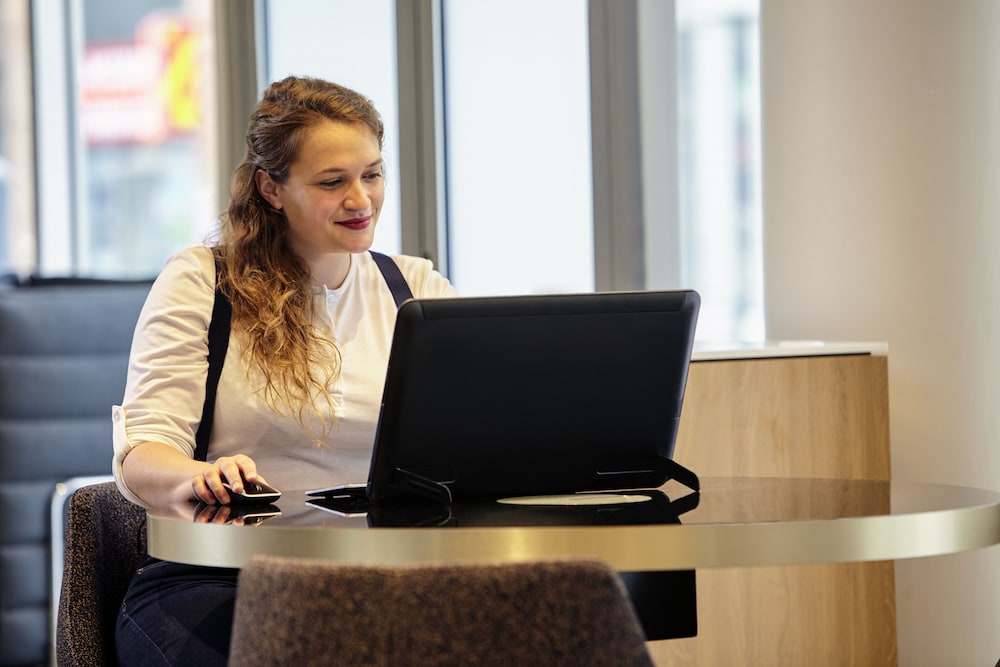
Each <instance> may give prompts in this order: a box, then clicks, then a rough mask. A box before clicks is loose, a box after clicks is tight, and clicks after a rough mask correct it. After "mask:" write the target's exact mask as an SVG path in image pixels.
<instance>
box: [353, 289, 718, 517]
mask: <svg viewBox="0 0 1000 667" xmlns="http://www.w3.org/2000/svg"><path fill="white" fill-rule="evenodd" d="M699 305H700V299H699V296H698V294H697V293H696V292H694V291H691V290H679V291H648V292H615V293H591V294H570V295H565V294H563V295H543V296H514V297H481V298H454V299H433V300H430V299H428V300H419V299H418V300H411V301H407V302H406V303H404V304H403V305H402V306H401V307H400V310H399V314H398V317H397V321H396V329H395V333H394V338H393V342H392V349H391V353H390V360H389V368H388V372H387V375H386V383H385V390H384V395H383V399H382V410H381V415H380V419H379V424H378V429H377V433H376V439H375V449H374V452H373V458H372V465H371V469H370V472H369V479H368V495H369V497H370V499H371V500H372V502H375V503H384V502H396V501H400V500H409V499H414V498H437V499H438V500H449V499H450V500H462V499H484V498H499V497H505V496H518V495H535V494H554V493H572V492H576V491H583V490H598V489H613V488H650V487H656V486H660V485H661V484H663V483H664V482H666V480H667V478H668V477H669V474H668V473H667V472H665V468H664V466H663V462H664V461H669V460H670V459H671V457H672V455H673V448H674V441H675V438H676V435H677V427H678V423H679V420H680V415H681V405H682V402H683V398H684V388H685V384H686V381H687V372H688V366H689V364H690V359H691V348H692V345H693V342H694V333H695V324H696V320H697V314H698V308H699Z"/></svg>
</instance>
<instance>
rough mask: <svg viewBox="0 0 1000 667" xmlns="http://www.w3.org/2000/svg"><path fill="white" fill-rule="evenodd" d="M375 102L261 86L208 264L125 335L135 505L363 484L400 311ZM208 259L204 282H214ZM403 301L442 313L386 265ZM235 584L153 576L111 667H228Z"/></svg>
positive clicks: (117, 433) (159, 296)
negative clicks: (382, 229)
mask: <svg viewBox="0 0 1000 667" xmlns="http://www.w3.org/2000/svg"><path fill="white" fill-rule="evenodd" d="M382 141H383V127H382V122H381V120H380V118H379V116H378V113H377V112H376V110H375V109H374V107H373V106H372V104H371V102H370V101H369V100H367V99H365V98H364V97H362V96H361V95H359V94H357V93H356V92H354V91H351V90H348V89H346V88H343V87H341V86H338V85H335V84H332V83H328V82H325V81H321V80H317V79H308V78H296V77H290V78H287V79H284V80H282V81H279V82H276V83H274V84H272V85H271V86H270V87H269V88H268V89H267V90H266V91H265V93H264V95H263V97H262V99H261V101H260V103H259V104H258V106H257V108H256V109H255V111H254V113H253V115H252V116H251V120H250V126H249V129H248V131H247V153H246V157H245V158H244V160H243V162H242V164H240V166H239V167H238V168H237V170H236V173H235V176H234V183H233V190H232V195H231V200H230V204H229V208H228V211H227V212H226V214H225V215H224V216H223V219H222V226H221V230H220V234H219V240H218V243H217V245H216V248H215V249H214V252H213V249H212V248H208V247H197V248H190V249H187V250H184V251H182V252H180V253H178V254H176V255H174V256H173V257H171V258H170V260H168V262H167V263H166V265H165V266H164V268H163V271H162V272H161V274H160V276H159V277H158V278H157V280H156V282H155V283H154V285H153V287H152V289H151V291H150V294H149V297H148V299H147V302H146V304H145V306H144V308H143V311H142V314H141V315H140V317H139V322H138V324H137V327H136V333H135V338H134V340H133V344H132V352H131V358H130V364H129V373H128V381H127V385H126V389H125V397H124V400H123V402H122V405H121V406H115V408H114V410H113V421H114V440H115V457H114V473H115V478H116V479H117V481H118V485H119V488H120V489H121V491H122V493H123V494H124V495H125V496H126V497H128V498H129V499H130V500H132V501H133V502H136V503H139V504H142V505H144V506H156V505H164V504H170V503H175V502H177V501H185V500H198V501H201V502H204V503H208V504H223V505H224V504H227V503H229V502H230V496H229V494H228V492H227V491H226V489H225V488H224V487H223V484H224V483H227V482H228V483H229V484H230V485H231V486H232V489H233V491H234V492H237V493H238V492H240V491H241V490H242V488H243V480H247V481H255V480H261V481H263V480H264V479H265V478H266V480H267V482H268V483H269V484H271V485H272V486H275V487H277V488H279V489H305V488H316V487H323V486H330V485H333V484H338V483H347V482H356V481H358V480H364V479H366V478H367V472H368V465H369V462H370V457H371V447H372V442H373V440H374V432H375V422H376V420H377V418H378V410H379V402H380V399H381V395H382V383H383V381H384V379H385V370H386V365H387V363H388V354H389V346H390V343H391V338H392V330H393V326H394V323H395V314H396V305H395V302H394V301H393V297H392V295H391V293H390V291H389V288H388V286H387V284H386V282H385V279H383V277H382V275H381V273H380V271H379V269H378V268H377V266H376V264H375V262H374V260H373V259H372V257H371V256H370V255H369V254H368V252H367V251H368V249H369V248H370V246H371V244H372V240H373V234H374V231H375V226H376V223H377V221H378V216H379V213H380V212H381V209H382V202H383V199H384V195H385V190H384V173H383V162H382ZM216 256H218V271H217V269H216ZM394 261H395V262H396V264H397V265H398V266H399V268H400V270H401V271H402V274H403V276H404V278H405V279H406V282H407V284H408V285H409V287H410V289H411V290H412V292H413V294H414V296H416V297H441V296H453V295H454V294H455V292H454V289H453V288H452V286H451V285H450V284H449V283H448V281H447V280H446V279H445V278H444V277H442V276H441V275H440V274H438V273H437V272H435V271H434V270H433V268H432V266H431V264H430V262H428V261H427V260H424V259H419V258H414V257H405V256H400V257H395V258H394ZM216 281H218V286H219V287H220V288H221V291H222V292H223V293H224V294H225V295H226V296H227V297H228V299H229V301H230V302H231V304H232V324H231V336H230V342H229V348H228V351H227V353H226V358H225V363H224V365H223V367H222V375H221V378H220V380H219V385H218V390H217V394H216V396H217V398H216V405H215V410H214V424H213V427H212V432H211V440H210V443H209V447H208V455H207V460H206V461H200V460H196V459H195V458H194V452H195V433H196V431H197V428H198V425H199V423H200V421H201V414H202V408H203V403H204V400H205V392H206V390H205V385H206V374H207V362H206V358H207V349H208V348H207V338H208V334H207V332H208V328H209V324H210V322H211V316H212V307H213V302H214V295H215V290H216ZM235 577H236V572H235V571H233V570H220V569H213V568H197V567H188V566H180V565H177V564H173V563H164V562H162V561H156V560H154V559H149V561H148V562H147V563H145V564H144V566H143V568H141V569H140V570H139V572H137V574H136V576H135V578H134V579H133V582H132V585H131V587H130V589H129V593H128V595H127V596H126V600H125V603H124V604H123V607H122V614H121V616H120V618H119V623H118V632H117V640H118V641H117V650H118V655H119V662H120V664H122V665H126V664H127V665H144V664H157V665H191V664H198V665H209V664H220V665H221V664H225V661H226V656H227V654H228V646H229V631H230V626H231V623H232V604H233V599H234V595H235Z"/></svg>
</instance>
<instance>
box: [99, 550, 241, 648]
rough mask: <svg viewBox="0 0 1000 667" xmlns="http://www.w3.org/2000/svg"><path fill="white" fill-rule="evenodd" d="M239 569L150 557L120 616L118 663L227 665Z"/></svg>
mask: <svg viewBox="0 0 1000 667" xmlns="http://www.w3.org/2000/svg"><path fill="white" fill-rule="evenodd" d="M238 573H239V570H235V569H226V568H214V567H198V566H195V565H182V564H179V563H171V562H167V561H162V560H158V559H155V558H147V559H146V561H145V562H144V563H143V564H142V567H140V568H139V570H138V571H137V572H136V574H135V576H134V577H133V578H132V583H131V585H130V586H129V589H128V592H127V593H126V594H125V600H124V602H123V603H122V607H121V613H120V614H119V615H118V625H117V628H116V629H115V630H116V632H115V649H116V651H117V654H118V664H119V665H121V666H122V667H126V666H127V667H147V666H149V667H152V666H154V665H155V666H156V667H166V666H169V667H182V666H183V667H188V666H190V665H198V666H199V667H210V666H213V665H218V666H219V667H225V665H226V662H227V660H228V658H229V638H230V636H231V634H232V626H233V604H234V602H235V600H236V577H237V574H238Z"/></svg>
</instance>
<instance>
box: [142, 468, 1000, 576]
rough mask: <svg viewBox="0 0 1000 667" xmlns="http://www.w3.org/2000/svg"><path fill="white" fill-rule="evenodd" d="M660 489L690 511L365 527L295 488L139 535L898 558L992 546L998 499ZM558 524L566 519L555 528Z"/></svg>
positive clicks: (679, 566)
mask: <svg viewBox="0 0 1000 667" xmlns="http://www.w3.org/2000/svg"><path fill="white" fill-rule="evenodd" d="M659 491H661V492H665V496H664V497H665V498H667V499H668V500H671V501H675V503H674V504H675V505H678V504H679V505H683V504H684V503H685V502H687V503H690V502H691V501H695V502H696V503H697V506H696V507H694V508H693V509H690V510H687V511H683V509H682V510H681V511H683V513H681V514H679V516H678V515H677V514H676V513H675V514H673V515H672V516H671V513H670V512H669V511H668V512H666V513H665V516H664V517H663V519H662V522H658V521H660V519H657V518H653V519H648V518H640V519H638V520H639V521H651V522H648V523H634V521H636V519H635V517H634V516H633V515H632V514H631V513H632V512H633V511H634V510H633V508H630V507H625V506H624V505H620V504H618V503H612V504H611V505H610V506H608V507H606V508H605V510H615V509H625V510H626V511H625V512H623V513H621V514H622V515H623V516H626V517H630V518H626V520H625V522H624V525H622V524H619V523H618V522H617V521H616V519H615V516H614V514H615V512H613V511H604V516H603V517H601V518H599V519H598V520H597V521H596V522H589V523H592V524H593V525H586V524H587V523H588V521H586V520H583V521H581V520H579V519H578V518H577V517H575V516H572V511H570V514H562V515H561V514H560V513H559V512H542V513H541V515H540V516H541V518H538V516H539V515H536V514H531V513H530V512H526V513H525V514H524V517H525V519H526V521H524V522H523V523H525V524H528V523H532V524H534V525H509V524H510V523H511V522H518V515H517V514H516V512H517V511H520V510H507V509H506V508H505V509H504V513H503V516H502V517H501V518H500V519H499V520H498V519H497V518H496V517H490V518H487V519H486V520H479V519H477V518H476V516H478V515H475V514H469V513H465V514H463V511H464V510H463V509H462V506H461V505H458V506H456V507H455V508H454V510H455V514H456V515H457V516H458V517H459V519H458V520H457V521H456V520H453V521H451V522H450V523H448V522H444V521H439V522H438V524H439V525H431V526H422V527H408V526H393V527H388V526H385V527H378V526H376V527H371V526H370V525H369V523H370V522H371V517H370V516H369V517H366V516H341V515H339V514H336V513H333V512H329V511H324V510H322V509H319V508H316V507H313V506H310V505H309V504H308V503H307V500H308V497H307V496H306V495H305V493H304V492H301V491H296V492H286V493H285V494H284V495H283V496H282V498H281V500H280V501H279V502H278V503H277V507H278V509H279V510H280V512H281V513H280V514H279V515H276V516H274V517H272V518H268V519H266V520H264V521H262V522H260V523H256V524H254V523H248V524H245V525H238V523H239V522H237V523H234V522H231V521H230V522H218V523H213V522H211V521H207V522H202V521H198V520H196V519H195V517H196V516H198V517H200V518H201V519H202V520H204V519H205V518H206V510H209V512H211V509H210V508H205V507H204V506H202V507H200V508H198V507H195V506H193V505H189V506H182V507H172V508H164V509H161V510H155V509H154V510H150V511H149V513H148V524H147V534H148V539H149V553H150V554H151V555H153V556H156V557H158V558H162V559H165V560H172V561H177V562H183V563H190V564H196V565H211V566H221V567H240V566H241V565H242V564H243V563H244V562H245V561H246V560H247V559H248V558H249V557H250V556H252V555H255V554H268V555H277V556H296V557H306V558H320V559H326V560H330V561H333V562H338V563H358V564H381V565H392V564H415V563H433V562H443V561H448V562H495V561H528V560H541V559H558V558H573V557H593V558H598V559H601V560H604V561H606V562H608V563H609V564H611V565H612V566H614V567H616V568H617V569H619V570H622V571H626V570H628V571H656V570H686V569H697V568H717V567H743V566H758V565H787V564H808V563H844V562H860V561H877V560H895V559H901V558H917V557H923V556H934V555H941V554H948V553H955V552H960V551H967V550H972V549H978V548H981V547H986V546H990V545H993V544H997V543H1000V494H997V493H994V492H991V491H985V490H982V489H973V488H966V487H957V486H946V485H939V484H924V483H915V482H887V481H867V480H836V479H785V478H705V479H703V480H702V486H701V491H700V493H699V494H698V495H697V496H688V495H686V494H687V493H688V490H687V489H684V488H683V487H679V486H678V487H676V493H675V489H673V488H671V486H670V484H668V485H667V486H666V487H664V488H663V489H661V490H659ZM623 493H624V494H626V495H630V494H629V492H623ZM632 495H634V494H632ZM480 507H481V505H480ZM550 515H551V516H550ZM566 516H570V519H569V520H568V521H567V520H566ZM592 516H600V513H594V514H592ZM217 518H218V517H217ZM678 521H679V522H678ZM432 523H433V522H432ZM560 523H562V524H573V525H555V524H560ZM504 524H508V525H504Z"/></svg>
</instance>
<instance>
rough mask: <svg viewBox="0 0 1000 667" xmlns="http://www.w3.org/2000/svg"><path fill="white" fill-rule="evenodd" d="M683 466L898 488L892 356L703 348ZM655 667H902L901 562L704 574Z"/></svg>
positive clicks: (832, 346) (683, 431) (821, 346)
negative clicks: (893, 477)
mask: <svg viewBox="0 0 1000 667" xmlns="http://www.w3.org/2000/svg"><path fill="white" fill-rule="evenodd" d="M674 458H675V459H676V460H677V461H678V462H679V463H681V464H682V465H684V466H686V467H688V468H690V469H691V470H694V471H695V472H696V473H698V474H699V475H701V476H705V477H713V476H754V477H820V478H845V479H875V480H888V479H890V453H889V390H888V346H887V345H886V344H885V343H825V342H817V341H797V342H782V343H749V344H738V345H729V344H724V345H707V344H699V345H698V346H696V350H695V353H694V354H693V356H692V363H691V369H690V373H689V376H688V383H687V390H686V392H685V398H684V406H683V410H682V416H681V425H680V430H679V432H678V436H677V445H676V448H675V451H674ZM697 585H698V609H699V612H698V614H699V617H698V623H699V628H698V636H697V637H694V638H691V639H676V640H669V641H662V642H653V643H651V644H650V648H651V651H652V652H653V655H654V658H655V660H656V662H657V664H658V665H770V666H776V665H804V664H808V665H831V666H835V665H845V664H864V665H895V664H896V661H897V651H896V605H895V573H894V568H893V564H892V562H875V563H852V564H833V565H804V566H791V567H759V568H733V569H714V570H699V571H698V574H697Z"/></svg>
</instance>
